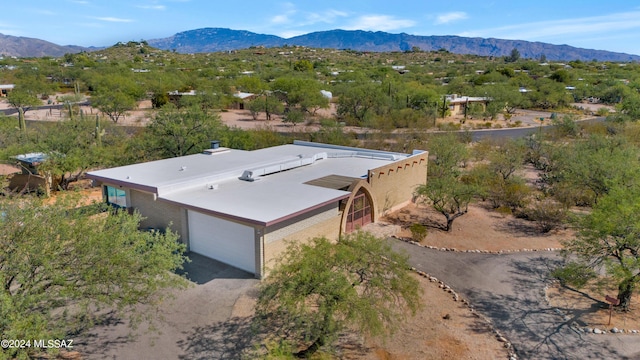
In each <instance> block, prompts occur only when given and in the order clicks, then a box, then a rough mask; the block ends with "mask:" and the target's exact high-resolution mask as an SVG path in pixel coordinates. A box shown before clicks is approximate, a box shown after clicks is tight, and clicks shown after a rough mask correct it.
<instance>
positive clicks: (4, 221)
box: [0, 197, 185, 358]
mask: <svg viewBox="0 0 640 360" xmlns="http://www.w3.org/2000/svg"><path fill="white" fill-rule="evenodd" d="M80 205H81V204H80V203H79V202H78V199H77V197H75V198H74V197H64V198H62V199H58V200H57V201H49V202H47V203H45V202H43V201H40V200H38V199H35V198H30V197H29V198H20V199H12V198H6V197H3V198H2V199H0V213H1V214H2V217H0V247H2V249H3V250H2V254H1V255H0V284H1V286H0V304H2V306H0V333H2V335H3V337H4V338H7V339H61V338H65V336H67V335H68V334H72V333H76V332H78V331H80V330H82V329H84V328H87V327H89V326H91V325H92V324H93V323H94V321H96V320H97V318H96V316H95V314H96V309H98V308H106V309H109V310H115V311H124V310H131V309H132V308H133V307H134V306H136V305H138V304H143V303H145V304H149V303H152V302H153V301H156V300H158V299H159V298H161V297H162V296H163V295H162V294H163V292H161V291H159V290H160V289H163V288H167V287H182V286H184V285H185V282H184V281H183V280H182V279H181V278H180V277H178V276H177V275H175V274H173V273H172V272H173V271H174V270H176V269H178V268H181V266H182V263H183V261H184V257H183V255H182V252H183V251H184V245H182V244H180V243H178V241H177V238H178V236H177V235H176V234H175V233H173V232H171V231H170V230H168V229H167V230H166V231H163V232H159V231H155V232H144V231H139V230H138V226H139V224H140V220H141V216H140V215H139V214H133V215H129V214H128V213H127V212H125V211H113V210H110V211H104V210H105V209H104V207H103V205H98V204H93V205H88V206H84V207H81V208H79V207H78V206H80ZM127 313H129V314H137V315H135V316H142V317H144V314H139V313H136V312H133V311H128V312H127ZM133 320H135V319H133ZM7 351H8V352H7ZM30 351H31V349H29V348H27V349H10V350H4V355H8V356H9V357H10V358H13V357H24V356H25V355H30V356H32V355H34V354H33V353H30ZM34 351H36V349H34Z"/></svg>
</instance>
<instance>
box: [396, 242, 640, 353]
mask: <svg viewBox="0 0 640 360" xmlns="http://www.w3.org/2000/svg"><path fill="white" fill-rule="evenodd" d="M389 241H391V244H392V247H393V248H394V249H395V250H397V251H400V252H404V253H406V254H408V255H409V261H410V263H411V264H412V266H414V267H415V268H417V269H418V270H421V271H424V272H426V273H428V274H430V275H432V276H435V277H437V278H438V279H440V280H442V281H444V282H445V283H447V284H448V285H449V286H451V288H453V289H454V290H455V291H456V292H458V294H460V295H461V296H462V297H464V298H466V299H468V300H469V301H470V303H471V304H472V305H474V306H475V307H476V309H477V310H478V311H479V312H480V313H482V314H484V315H485V316H487V317H488V318H489V319H491V321H492V322H493V324H494V326H495V327H496V328H497V329H498V330H500V332H501V333H502V334H504V335H505V336H506V337H507V338H508V339H509V340H510V341H511V342H512V343H513V345H514V347H515V349H516V353H517V354H518V356H519V357H520V358H521V359H638V358H640V336H638V335H618V334H607V335H595V334H583V333H580V332H577V331H575V330H574V329H572V328H571V327H570V325H571V324H572V323H573V322H574V321H576V319H575V318H573V317H568V318H566V319H565V318H564V317H563V316H562V315H561V314H558V313H557V312H556V310H555V309H553V308H551V307H550V306H548V305H547V303H546V301H545V300H544V290H545V286H546V284H547V282H548V274H549V271H550V270H551V269H553V268H554V267H556V266H557V265H558V264H560V263H561V262H562V259H561V257H560V256H559V255H558V254H556V253H553V252H523V253H514V254H502V255H490V254H476V253H461V252H442V251H437V250H430V249H426V248H422V247H418V246H416V245H411V244H408V243H404V242H400V241H397V240H393V239H390V240H389ZM433 305H434V306H437V305H436V304H433Z"/></svg>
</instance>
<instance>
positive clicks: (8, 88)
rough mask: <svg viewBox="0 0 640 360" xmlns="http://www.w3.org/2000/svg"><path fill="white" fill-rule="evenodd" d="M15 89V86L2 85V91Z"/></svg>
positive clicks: (0, 87) (0, 88)
mask: <svg viewBox="0 0 640 360" xmlns="http://www.w3.org/2000/svg"><path fill="white" fill-rule="evenodd" d="M14 87H16V86H15V85H13V84H0V90H13V88H14Z"/></svg>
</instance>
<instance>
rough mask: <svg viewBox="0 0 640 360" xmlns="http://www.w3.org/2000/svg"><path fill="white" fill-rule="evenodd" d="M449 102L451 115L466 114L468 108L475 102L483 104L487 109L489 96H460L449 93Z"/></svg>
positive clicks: (447, 97) (483, 107)
mask: <svg viewBox="0 0 640 360" xmlns="http://www.w3.org/2000/svg"><path fill="white" fill-rule="evenodd" d="M446 99H447V102H448V103H449V110H450V111H451V116H456V115H465V111H466V108H467V107H468V106H469V105H470V104H472V103H474V104H480V105H482V109H483V111H484V110H485V109H486V106H487V102H489V100H490V99H489V98H486V97H472V96H458V95H457V94H452V95H447V96H446Z"/></svg>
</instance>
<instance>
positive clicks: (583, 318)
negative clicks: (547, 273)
mask: <svg viewBox="0 0 640 360" xmlns="http://www.w3.org/2000/svg"><path fill="white" fill-rule="evenodd" d="M616 294H617V289H615V287H613V286H612V287H609V288H606V289H600V288H598V287H596V286H588V287H586V288H584V289H573V288H569V287H563V286H561V285H560V284H559V283H556V284H554V285H553V286H550V287H549V288H548V289H547V298H548V299H549V303H550V304H551V305H552V306H554V307H556V308H558V309H561V310H562V311H563V312H564V313H565V314H566V315H568V316H570V317H572V318H573V319H574V321H575V322H577V323H578V324H580V325H581V326H582V327H587V328H597V329H600V330H611V329H613V328H616V329H618V330H621V329H624V330H625V331H626V332H629V331H632V330H638V331H640V307H639V306H637V302H638V298H637V296H636V297H634V298H632V300H631V311H629V312H626V313H625V312H621V311H616V310H613V312H612V314H611V323H609V303H607V302H606V299H605V296H607V295H609V296H611V297H614V298H615V297H616Z"/></svg>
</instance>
